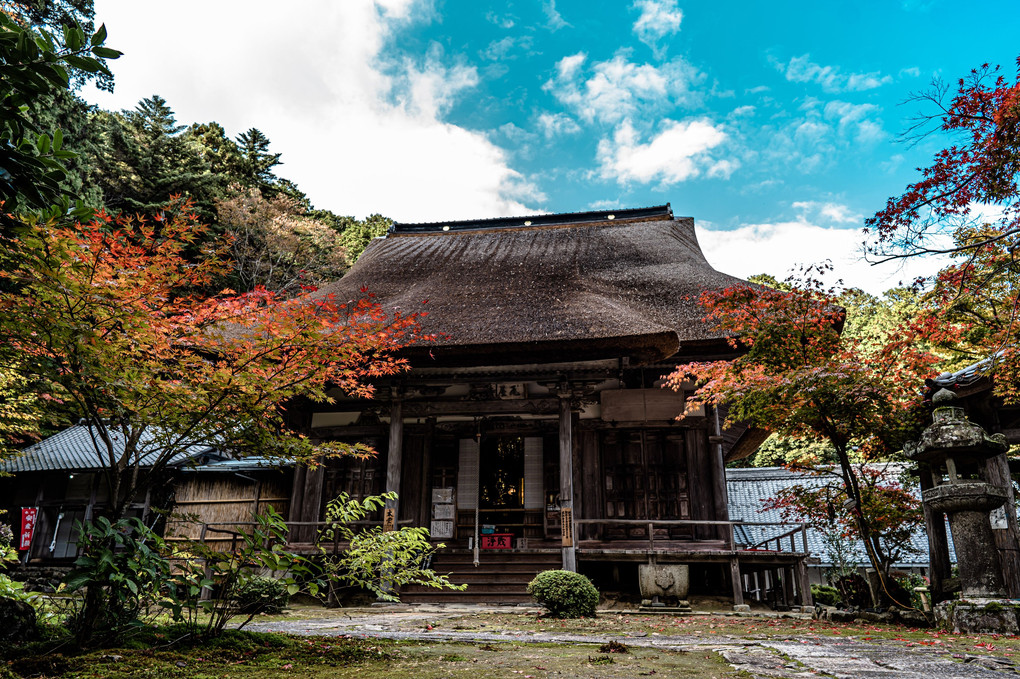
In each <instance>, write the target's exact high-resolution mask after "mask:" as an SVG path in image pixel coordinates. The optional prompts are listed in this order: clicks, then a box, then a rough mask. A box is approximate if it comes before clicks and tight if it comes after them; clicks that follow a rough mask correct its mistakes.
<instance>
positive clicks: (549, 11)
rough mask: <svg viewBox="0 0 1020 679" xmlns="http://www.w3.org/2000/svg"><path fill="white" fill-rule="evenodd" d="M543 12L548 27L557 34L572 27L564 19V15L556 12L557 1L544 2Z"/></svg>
mask: <svg viewBox="0 0 1020 679" xmlns="http://www.w3.org/2000/svg"><path fill="white" fill-rule="evenodd" d="M542 11H543V12H545V18H546V21H547V22H548V23H547V24H546V25H547V26H548V27H549V29H550V30H552V31H554V32H555V31H558V30H560V29H561V28H566V27H567V26H569V25H570V24H569V23H567V20H566V19H564V18H563V15H561V14H560V13H559V12H558V11H556V0H543V1H542Z"/></svg>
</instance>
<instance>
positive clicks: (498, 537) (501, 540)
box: [478, 533, 514, 549]
mask: <svg viewBox="0 0 1020 679" xmlns="http://www.w3.org/2000/svg"><path fill="white" fill-rule="evenodd" d="M478 540H479V542H478V546H479V547H481V548H482V549H513V548H514V535H513V533H492V534H491V535H479V536H478Z"/></svg>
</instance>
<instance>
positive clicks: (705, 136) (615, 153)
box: [598, 120, 736, 185]
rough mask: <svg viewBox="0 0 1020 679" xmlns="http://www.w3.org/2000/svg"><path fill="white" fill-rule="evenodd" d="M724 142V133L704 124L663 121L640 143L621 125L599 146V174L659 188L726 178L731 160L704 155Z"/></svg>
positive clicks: (634, 133)
mask: <svg viewBox="0 0 1020 679" xmlns="http://www.w3.org/2000/svg"><path fill="white" fill-rule="evenodd" d="M725 139H726V133H725V132H723V131H722V129H720V128H719V127H716V126H715V125H713V124H712V123H710V122H709V121H707V120H693V121H688V122H677V121H673V120H667V121H665V124H664V126H663V129H662V131H661V132H659V133H658V134H657V135H655V136H654V137H653V138H652V139H651V140H650V141H648V142H647V143H642V142H641V141H640V140H639V136H638V133H637V131H636V130H635V129H634V127H633V126H632V125H631V124H630V122H629V121H625V122H624V123H623V124H622V125H620V127H619V128H617V130H616V133H615V134H614V135H613V139H612V140H611V141H610V140H609V139H603V140H602V141H600V142H599V147H598V160H599V165H600V167H599V171H600V174H601V176H602V177H603V178H605V179H615V180H616V181H618V182H620V183H624V184H626V183H629V182H633V181H637V182H642V183H648V182H653V181H659V182H661V184H662V185H669V184H676V183H678V182H681V181H684V180H686V179H691V178H693V177H697V176H699V175H700V174H702V173H706V174H708V175H709V176H711V177H724V178H725V177H728V176H729V174H730V173H731V172H732V171H733V170H734V169H736V163H735V161H733V160H716V159H714V158H712V156H711V154H709V153H708V151H710V150H711V149H713V148H715V147H717V146H719V145H720V144H722V143H723V141H725Z"/></svg>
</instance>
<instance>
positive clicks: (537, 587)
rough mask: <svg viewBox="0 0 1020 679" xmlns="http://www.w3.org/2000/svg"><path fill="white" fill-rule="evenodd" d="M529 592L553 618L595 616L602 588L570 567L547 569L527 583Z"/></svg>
mask: <svg viewBox="0 0 1020 679" xmlns="http://www.w3.org/2000/svg"><path fill="white" fill-rule="evenodd" d="M528 594H530V595H531V596H533V597H535V601H537V602H538V603H540V604H541V605H542V606H545V607H546V608H547V609H548V610H549V615H551V616H553V617H554V618H593V617H595V607H596V606H597V605H598V603H599V591H598V590H597V589H595V585H593V584H591V580H589V579H588V578H586V577H584V576H583V575H581V574H580V573H572V572H570V571H544V572H542V573H539V574H538V575H537V576H535V579H534V580H532V581H531V582H530V583H529V584H528Z"/></svg>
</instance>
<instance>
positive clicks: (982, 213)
mask: <svg viewBox="0 0 1020 679" xmlns="http://www.w3.org/2000/svg"><path fill="white" fill-rule="evenodd" d="M1017 66H1018V75H1016V76H1013V77H1007V75H1006V74H1005V73H1004V72H1003V71H1002V70H1001V69H1000V68H998V67H995V68H993V67H990V66H989V65H988V64H985V65H983V66H981V67H980V68H978V69H974V70H973V71H971V73H970V74H969V75H968V76H967V77H965V78H960V79H959V80H958V81H957V82H956V84H955V87H952V88H951V87H950V86H948V85H947V84H945V83H942V82H940V81H936V82H935V83H933V85H932V87H931V88H930V89H929V90H928V91H926V92H923V93H921V94H920V95H918V96H917V97H916V99H917V100H920V101H921V102H923V103H925V104H927V105H928V106H929V107H934V113H932V114H929V115H923V116H921V117H920V118H919V119H918V121H917V125H916V126H915V127H914V128H913V130H912V132H913V133H915V134H916V135H917V136H919V137H926V136H929V135H936V134H937V135H944V136H947V137H948V138H949V139H951V141H952V143H951V144H950V145H948V146H947V147H946V148H944V149H942V150H940V151H938V152H937V153H936V154H935V157H934V159H933V162H932V163H931V165H929V166H928V167H925V168H921V169H920V172H921V179H920V180H919V181H917V182H914V183H912V184H910V185H909V186H907V188H906V190H905V191H904V192H903V193H902V194H901V195H899V196H896V197H893V198H890V199H889V201H888V203H887V204H886V207H885V208H884V209H883V210H881V211H879V212H878V213H877V214H875V216H873V217H871V218H870V219H868V220H867V226H868V227H869V229H871V230H872V231H873V234H874V239H873V241H872V243H871V244H870V246H869V254H870V256H871V257H872V258H873V259H876V260H878V261H884V260H888V259H895V258H902V257H912V256H919V255H930V254H949V255H951V256H952V257H953V258H954V259H955V262H954V263H953V264H952V265H951V266H949V267H947V268H946V269H944V270H943V271H942V272H940V273H939V275H938V276H937V278H936V281H935V286H934V291H933V293H932V294H931V295H930V296H929V299H928V301H929V305H928V308H929V314H928V317H929V318H930V319H932V320H934V322H932V323H929V330H930V332H931V333H932V337H933V339H935V340H941V343H942V344H943V345H944V346H946V347H948V348H952V349H954V350H957V351H962V352H963V353H964V354H965V355H966V356H969V357H971V358H975V357H978V356H986V357H991V358H992V359H993V361H992V363H993V366H992V367H993V372H995V373H997V374H996V380H995V384H996V390H997V392H998V393H999V394H1000V395H1001V396H1004V397H1005V398H1006V399H1007V400H1008V401H1013V402H1017V401H1020V262H1018V260H1017V253H1018V252H1020V58H1018V60H1017ZM943 334H944V336H941V337H940V335H943Z"/></svg>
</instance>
